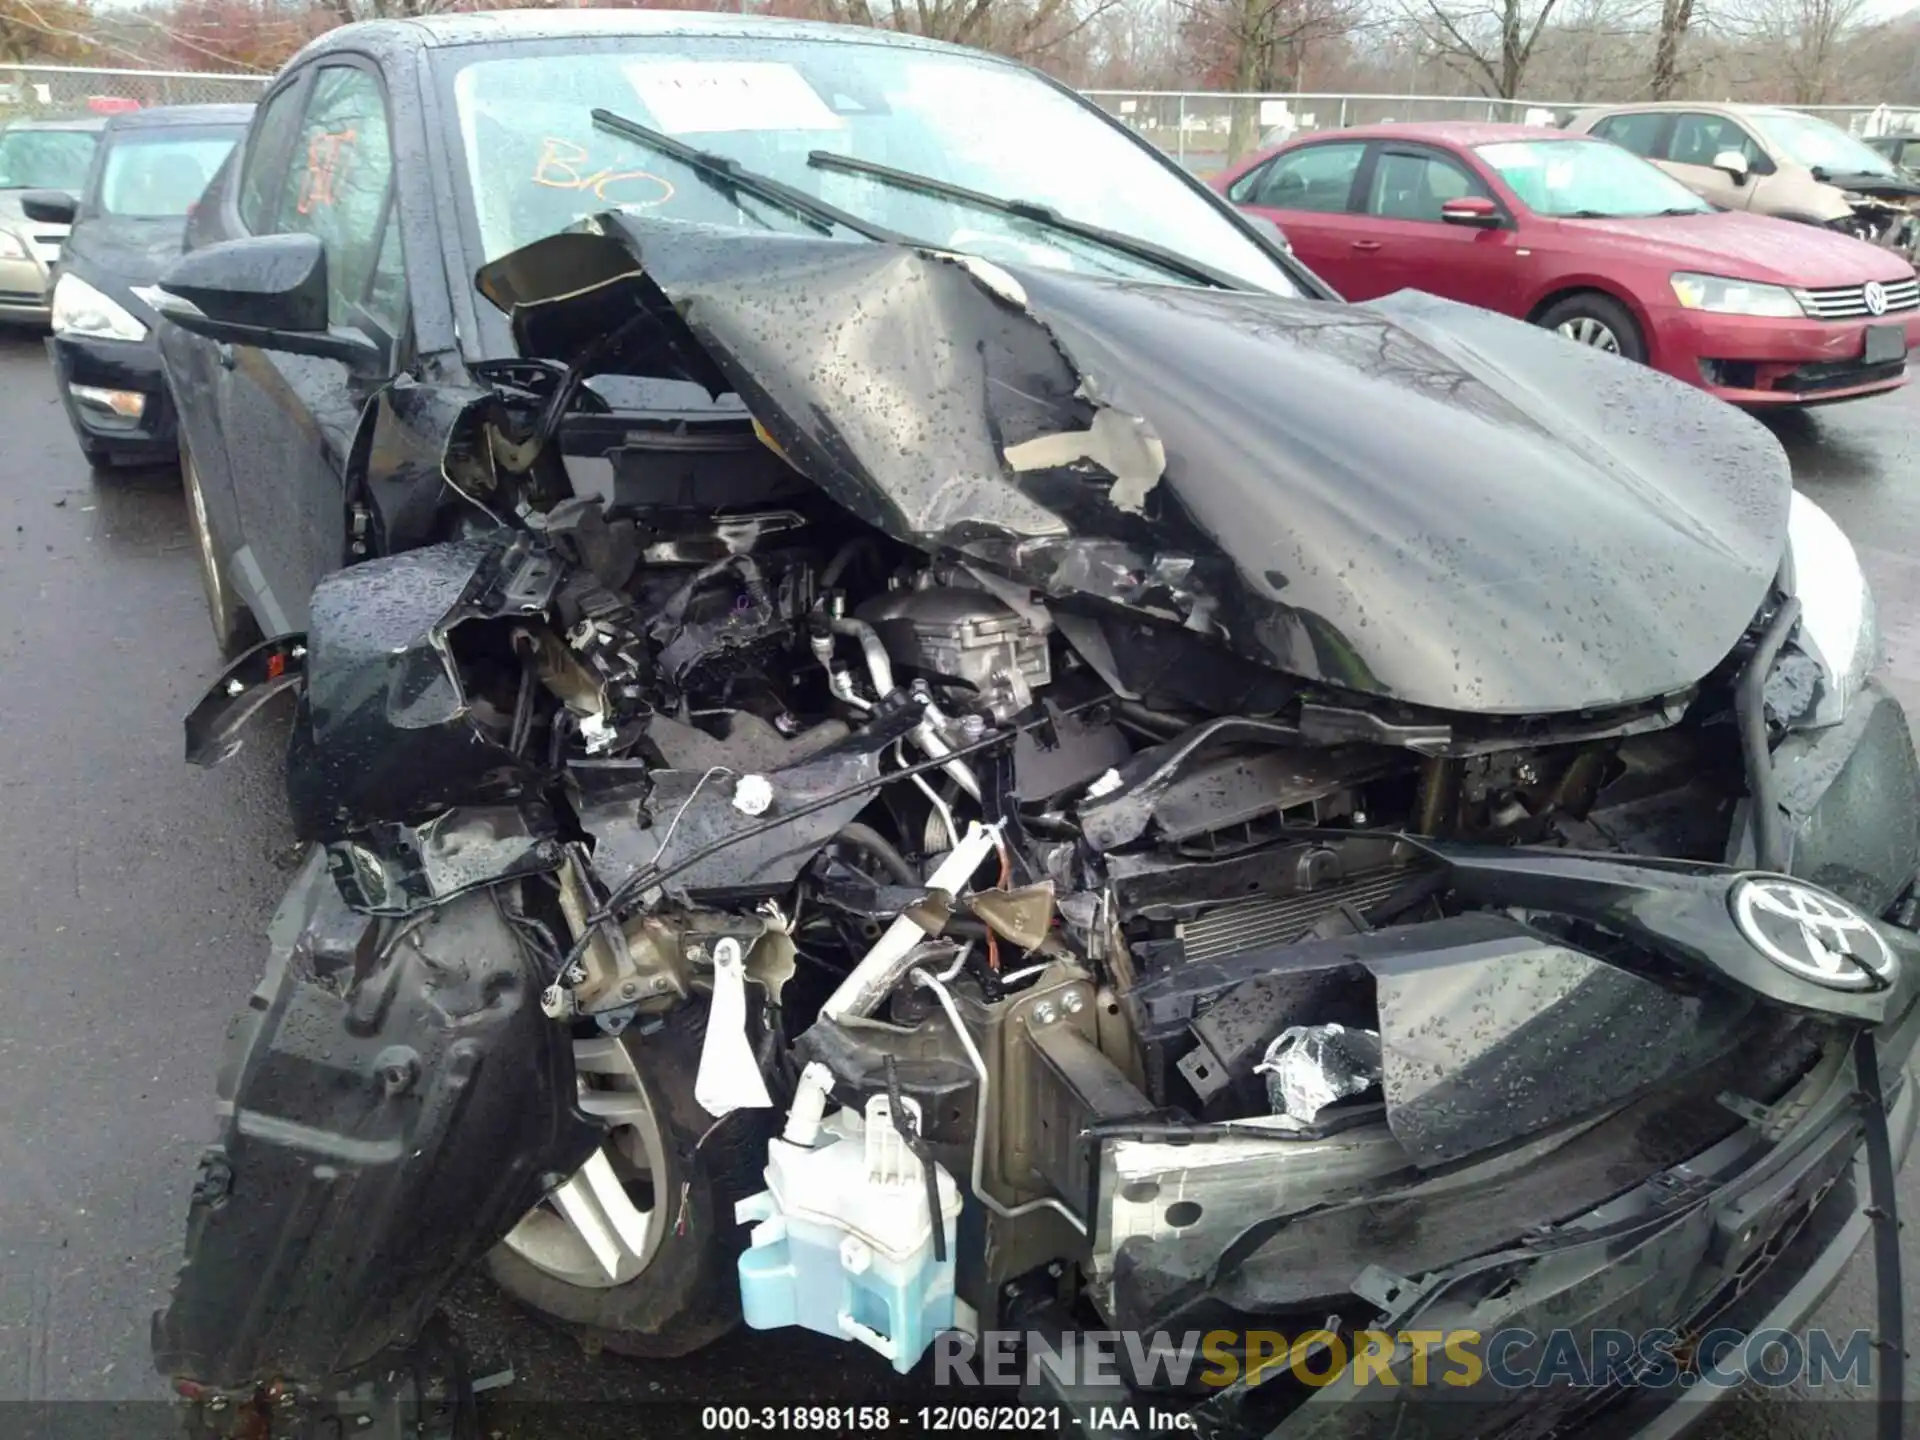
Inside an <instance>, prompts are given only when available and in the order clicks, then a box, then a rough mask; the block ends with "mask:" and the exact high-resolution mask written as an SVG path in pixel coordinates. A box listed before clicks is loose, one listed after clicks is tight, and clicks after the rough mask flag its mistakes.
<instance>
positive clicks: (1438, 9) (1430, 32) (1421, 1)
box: [1406, 0, 1559, 100]
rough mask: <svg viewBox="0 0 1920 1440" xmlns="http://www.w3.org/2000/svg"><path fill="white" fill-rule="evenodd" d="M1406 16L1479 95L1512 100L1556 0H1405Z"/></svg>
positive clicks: (1555, 5)
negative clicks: (1407, 15) (1407, 14)
mask: <svg viewBox="0 0 1920 1440" xmlns="http://www.w3.org/2000/svg"><path fill="white" fill-rule="evenodd" d="M1406 3H1407V4H1408V5H1409V6H1410V9H1409V12H1408V13H1409V15H1410V17H1411V18H1412V19H1413V20H1414V22H1415V23H1416V24H1418V25H1419V26H1420V28H1421V30H1422V32H1423V33H1424V34H1425V35H1426V38H1427V41H1428V43H1429V44H1431V45H1432V46H1433V48H1434V49H1435V50H1437V51H1438V52H1439V53H1440V55H1441V56H1442V57H1443V58H1444V59H1445V60H1446V61H1447V62H1448V64H1449V65H1450V66H1451V67H1452V68H1453V69H1454V70H1455V72H1456V73H1458V74H1460V75H1462V76H1464V77H1465V78H1466V79H1467V80H1468V82H1469V83H1471V84H1472V85H1474V86H1475V87H1476V88H1477V89H1478V90H1479V91H1480V93H1481V94H1483V95H1491V96H1494V97H1496V98H1498V99H1501V100H1511V99H1513V98H1515V97H1516V96H1517V95H1519V93H1520V86H1521V83H1522V82H1523V81H1524V80H1525V79H1526V74H1527V63H1528V61H1530V60H1531V59H1532V58H1533V52H1534V47H1535V46H1537V45H1538V44H1539V43H1540V37H1541V36H1542V35H1543V34H1544V33H1545V32H1546V29H1547V23H1548V22H1549V21H1550V20H1552V19H1553V12H1554V11H1555V9H1557V8H1558V6H1559V0H1406Z"/></svg>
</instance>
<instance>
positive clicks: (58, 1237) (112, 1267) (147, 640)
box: [0, 333, 1920, 1440]
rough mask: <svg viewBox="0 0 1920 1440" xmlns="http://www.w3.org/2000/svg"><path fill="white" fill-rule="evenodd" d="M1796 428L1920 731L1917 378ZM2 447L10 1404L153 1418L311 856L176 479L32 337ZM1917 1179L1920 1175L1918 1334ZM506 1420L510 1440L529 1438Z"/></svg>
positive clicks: (550, 1351)
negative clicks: (194, 1181) (295, 824)
mask: <svg viewBox="0 0 1920 1440" xmlns="http://www.w3.org/2000/svg"><path fill="white" fill-rule="evenodd" d="M1776 429H1777V430H1778V432H1779V433H1780V435H1781V437H1782V439H1783V440H1784V441H1785V442H1786V444H1787V445H1788V447H1789V449H1790V450H1791V452H1792V454H1793V458H1794V466H1795V472H1796V475H1797V477H1798V478H1799V480H1800V482H1801V484H1802V485H1803V487H1804V488H1805V489H1806V490H1807V491H1808V492H1809V493H1811V494H1812V495H1814V496H1815V497H1816V498H1817V499H1819V500H1820V501H1821V502H1822V503H1823V504H1825V505H1826V506H1827V507H1828V508H1829V509H1830V510H1831V511H1832V513H1833V514H1834V516H1835V517H1836V518H1837V519H1838V521H1839V523H1840V524H1841V526H1842V527H1843V528H1844V529H1845V530H1846V531H1847V532H1848V533H1849V534H1850V535H1851V536H1852V537H1853V539H1854V542H1855V544H1856V545H1858V546H1859V547H1860V551H1861V555H1862V558H1863V561H1864V564H1865V566H1866V568H1867V571H1868V574H1869V576H1870V577H1871V578H1872V580H1873V582H1874V584H1875V587H1876V590H1877V593H1878V598H1879V604H1880V610H1881V617H1882V625H1883V628H1884V630H1885V633H1886V636H1887V641H1888V647H1889V651H1890V654H1891V660H1892V674H1893V677H1894V684H1895V688H1896V689H1897V690H1899V692H1900V694H1901V698H1902V700H1903V701H1904V702H1905V703H1906V704H1907V706H1908V708H1909V710H1910V711H1915V712H1920V453H1917V452H1920V387H1916V388H1913V389H1909V390H1908V391H1906V392H1903V393H1902V394H1900V395H1898V396H1895V397H1892V398H1888V399H1881V400H1874V401H1868V402H1865V403H1861V404H1856V405H1849V406H1841V407H1838V408H1836V409H1833V410H1829V411H1822V412H1816V413H1814V414H1813V415H1811V416H1809V417H1806V418H1799V419H1788V420H1783V421H1781V422H1778V423H1777V425H1776ZM0 436H5V437H7V438H6V440H5V441H4V450H3V451H0V453H4V457H5V463H4V475H3V476H0V617H4V621H3V623H0V737H4V740H5V744H4V746H0V977H4V978H3V979H0V1401H7V1400H118V1401H132V1400H141V1399H148V1398H153V1397H157V1396H159V1395H160V1394H161V1393H162V1392H161V1390H160V1387H159V1382H158V1381H157V1379H156V1378H155V1377H154V1376H153V1374H152V1373H151V1369H150V1366H149V1362H148V1356H147V1324H148V1316H149V1314H150V1313H151V1311H152V1310H153V1308H154V1307H155V1306H156V1305H158V1304H159V1303H160V1302H161V1299H162V1297H163V1294H164V1291H165V1288H166V1286H167V1284H168V1282H169V1280H170V1278H171V1275H172V1271H173V1268H174V1265H175V1263H176V1261H177V1247H178V1245H179V1240H180V1227H181V1220H182V1218H183V1217H184V1215H185V1212H186V1203H187V1191H188V1186H189V1183H190V1179H191V1175H192V1169H193V1162H194V1159H195V1156H196V1154H197V1153H198V1150H199V1148H200V1146H201V1145H202V1144H203V1143H204V1141H205V1140H206V1139H207V1138H208V1137H209V1136H210V1135H211V1134H212V1123H211V1115H210V1106H209V1099H210V1096H211V1093H212V1084H213V1073H214V1068H215V1064H216V1062H217V1058H218V1055H219V1050H220V1044H221V1040H222V1037H223V1035H224V1033H225V1030H226V1026H227V1022H228V1018H229V1016H230V1015H231V1014H232V1013H233V1012H234V1011H235V1010H237V1009H238V1007H239V1006H240V1005H241V1004H242V1002H243V1000H244V998H245V996H246V994H247V992H248V991H249V990H250V989H251V987H252V985H253V983H254V981H255V979H256V976H257V972H258V967H259V963H260V957H261V953H262V940H261V933H262V928H263V926H264V923H265V920H266V917H267V916H268V914H269V913H270V911H271V909H272V907H273V905H274V904H275V902H276V901H277V899H278V896H279V892H280V890H281V889H282V888H283V887H284V885H285V884H286V882H287V880H288V878H289V867H290V866H291V865H292V864H293V862H294V859H295V852H294V851H293V849H292V848H291V837H290V835H289V833H288V830H287V827H286V824H285V821H284V819H283V805H282V800H281V796H280V789H279V776H278V765H277V758H278V757H277V750H276V746H275V743H274V740H275V739H276V738H277V737H272V736H268V737H267V738H265V739H264V740H263V741H262V742H261V743H256V744H255V745H254V746H252V747H250V748H249V749H248V750H246V751H244V752H243V753H242V754H241V755H240V756H239V757H237V758H236V759H235V760H234V761H232V762H231V763H230V764H229V765H227V766H226V767H224V768H222V769H220V770H218V771H214V772H211V773H202V772H197V771H192V770H189V769H188V768H187V767H186V766H185V765H183V764H182V762H181V759H180V748H181V731H180V717H181V716H182V715H183V714H184V713H185V711H186V710H187V708H188V707H189V705H190V704H191V703H192V702H193V701H194V700H195V699H196V698H198V696H199V694H200V693H201V691H202V689H203V688H204V686H205V685H206V683H207V681H208V680H209V678H210V676H211V674H212V672H213V670H214V669H215V656H214V652H213V647H212V644H211V642H210V640H209V638H208V633H207V626H206V616H205V610H204V606H203V602H202V599H201V592H200V588H199V583H198V577H197V572H196V568H195V559H194V553H193V545H192V540H191V538H190V536H189V532H188V528H187V522H186V514H185V508H184V506H183V504H182V500H181V495H180V487H179V481H178V477H177V475H175V474H172V473H170V472H146V473H132V472H117V473H116V474H115V475H114V476H113V477H112V478H110V479H103V480H96V479H95V477H93V476H92V474H91V473H90V472H89V471H88V469H87V467H86V466H85V465H84V464H83V463H82V461H81V459H80V456H79V452H78V450H77V449H76V448H75V445H74V441H73V437H72V435H71V433H70V431H69V430H68V427H67V422H66V418H65V415H64V414H63V413H62V411H61V408H60V406H59V403H58V401H57V400H56V398H55V395H54V389H53V381H52V376H51V373H50V371H49V369H48V366H47V363H46V357H45V354H44V351H43V349H42V345H41V341H40V340H39V339H38V338H34V337H24V336H19V337H15V336H7V335H5V334H3V333H0ZM1916 1177H1920V1169H1910V1170H1909V1171H1908V1173H1907V1175H1906V1176H1905V1177H1903V1181H1902V1193H1903V1196H1904V1198H1905V1203H1906V1205H1907V1207H1908V1210H1907V1213H1908V1214H1909V1216H1911V1217H1913V1219H1912V1220H1910V1222H1909V1225H1908V1228H1907V1231H1906V1245H1905V1253H1906V1264H1907V1273H1908V1275H1909V1276H1910V1277H1913V1278H1912V1283H1910V1285H1909V1296H1910V1300H1909V1304H1908V1314H1909V1317H1910V1318H1909V1320H1908V1329H1909V1336H1910V1337H1913V1336H1916V1335H1920V1223H1914V1222H1915V1221H1920V1178H1916ZM1872 1307H1873V1285H1872V1275H1871V1271H1870V1269H1869V1268H1868V1267H1867V1265H1866V1264H1865V1263H1864V1261H1863V1260H1860V1259H1856V1261H1855V1262H1854V1265H1853V1267H1852V1269H1851V1270H1850V1271H1849V1272H1848V1274H1847V1275H1846V1277H1845V1279H1844V1280H1843V1282H1842V1284H1841V1287H1840V1288H1839V1290H1838V1291H1836V1293H1835V1294H1834V1296H1833V1297H1832V1299H1830V1300H1829V1301H1828V1303H1827V1305H1826V1307H1825V1308H1824V1310H1823V1311H1822V1312H1821V1315H1820V1316H1819V1317H1818V1318H1819V1320H1820V1321H1821V1322H1823V1323H1826V1324H1828V1325H1830V1326H1833V1327H1835V1328H1837V1329H1840V1330H1844V1331H1851V1330H1853V1329H1854V1328H1855V1327H1861V1326H1869V1325H1870V1324H1871V1321H1872ZM451 1309H452V1311H453V1315H454V1318H455V1321H456V1324H457V1325H458V1327H459V1328H460V1330H461V1331H462V1333H463V1335H464V1336H465V1338H466V1339H467V1341H468V1343H469V1344H470V1345H471V1346H472V1348H473V1349H474V1350H475V1352H476V1353H477V1356H478V1369H479V1370H480V1371H481V1372H483V1373H484V1372H487V1371H491V1370H497V1369H499V1368H500V1367H501V1366H502V1365H511V1366H512V1367H513V1369H514V1371H515V1373H516V1375H517V1377H518V1379H517V1380H516V1383H515V1384H513V1385H512V1386H511V1387H509V1388H508V1389H506V1390H503V1391H498V1392H490V1394H492V1395H497V1396H503V1397H504V1396H511V1397H513V1398H515V1399H520V1400H530V1399H546V1398H556V1399H557V1398H563V1397H564V1398H581V1399H593V1400H603V1401H611V1402H619V1406H618V1408H617V1409H613V1408H610V1409H608V1410H607V1411H606V1412H604V1414H605V1417H606V1418H607V1419H608V1420H610V1421H613V1422H615V1423H614V1426H613V1429H614V1431H615V1432H616V1433H621V1434H624V1435H627V1436H633V1437H646V1436H649V1435H657V1434H661V1433H664V1432H665V1431H666V1430H667V1429H668V1428H672V1429H674V1430H678V1429H680V1428H682V1427H683V1425H684V1423H685V1422H684V1421H681V1422H677V1423H675V1424H673V1425H672V1426H671V1427H669V1426H667V1425H665V1424H660V1423H652V1422H651V1421H650V1417H649V1407H648V1405H647V1403H646V1402H651V1401H659V1400H664V1399H668V1398H674V1397H684V1398H688V1399H698V1400H703V1401H706V1402H712V1401H715V1400H728V1399H739V1398H746V1397H748V1396H749V1395H751V1396H752V1397H753V1398H754V1399H756V1400H761V1401H768V1402H778V1401H780V1400H783V1399H785V1400H791V1399H794V1398H799V1397H800V1396H802V1395H804V1394H805V1393H806V1392H809V1391H812V1390H813V1389H814V1388H815V1387H816V1386H824V1385H829V1384H833V1385H842V1384H844V1382H846V1381H848V1380H855V1381H857V1382H859V1383H858V1388H859V1389H860V1390H863V1391H866V1392H867V1393H868V1395H869V1396H871V1397H872V1398H880V1397H881V1396H882V1395H883V1394H884V1393H885V1391H886V1384H887V1372H886V1371H885V1369H884V1367H883V1366H881V1365H880V1364H879V1362H878V1361H877V1360H876V1359H875V1357H873V1356H871V1355H868V1354H866V1353H865V1352H861V1351H858V1350H856V1349H853V1348H851V1347H845V1348H843V1347H840V1346H836V1345H832V1344H829V1343H827V1342H825V1341H822V1340H819V1339H818V1337H807V1336H804V1335H798V1334H795V1333H794V1332H783V1333H780V1334H778V1335H756V1334H753V1333H751V1332H749V1333H746V1334H743V1335H739V1336H736V1337H735V1338H734V1339H732V1340H731V1341H729V1342H727V1343H725V1344H723V1345H721V1346H718V1347H716V1348H715V1349H714V1350H712V1351H710V1352H708V1353H707V1354H705V1355H702V1356H699V1357H697V1358H695V1359H692V1360H687V1361H683V1362H679V1363H677V1364H659V1363H656V1364H651V1365H648V1364H641V1363H638V1362H631V1361H625V1360H619V1359H616V1358H613V1357H590V1356H586V1355H584V1354H583V1353H582V1352H581V1351H580V1350H579V1348H578V1347H577V1346H575V1345H574V1344H573V1343H572V1342H570V1341H566V1340H563V1339H560V1338H558V1337H556V1336H554V1335H552V1334H550V1333H548V1332H546V1331H545V1330H543V1329H541V1328H540V1327H538V1326H536V1325H534V1324H532V1323H531V1322H529V1321H527V1320H526V1319H524V1318H523V1317H521V1316H519V1315H517V1314H514V1313H513V1312H511V1311H509V1309H508V1308H507V1307H506V1306H505V1304H504V1303H503V1302H502V1301H501V1300H500V1299H499V1298H498V1297H497V1296H496V1295H495V1294H494V1292H493V1291H492V1289H491V1287H490V1286H489V1285H488V1284H487V1283H486V1282H484V1281H482V1280H479V1279H473V1280H469V1281H468V1282H466V1283H465V1284H463V1286H462V1287H461V1288H460V1290H459V1291H458V1292H457V1294H456V1296H455V1298H454V1302H453V1304H452V1306H451ZM1910 1343H1915V1344H1917V1345H1920V1342H1916V1341H1913V1340H1911V1339H1910ZM1910 1374H1913V1376H1914V1378H1913V1379H1911V1380H1910V1381H1909V1389H1910V1391H1913V1390H1915V1389H1920V1371H1913V1370H1911V1369H1910ZM629 1402H634V1403H632V1404H629ZM652 1413H653V1416H654V1417H658V1418H659V1419H661V1420H664V1417H665V1412H663V1411H659V1410H655V1411H653V1412H652ZM495 1415H496V1419H495V1420H494V1421H493V1424H492V1428H493V1429H495V1430H496V1431H501V1430H504V1431H506V1432H507V1433H510V1434H520V1433H529V1434H530V1433H535V1432H534V1431H533V1430H530V1429H524V1427H523V1425H522V1424H521V1423H519V1422H517V1421H516V1420H515V1419H514V1418H513V1417H512V1416H511V1415H510V1414H509V1413H508V1412H503V1411H498V1410H496V1411H495ZM116 1428H117V1427H111V1426H109V1427H107V1428H105V1429H102V1430H100V1431H98V1432H97V1433H101V1434H109V1435H110V1434H113V1433H115V1430H116ZM539 1428H541V1429H547V1428H549V1427H545V1426H542V1427H539ZM1834 1428H1835V1426H1834V1416H1833V1415H1832V1413H1831V1412H1830V1411H1827V1410H1825V1409H1824V1408H1822V1409H1820V1410H1815V1409H1814V1408H1813V1407H1808V1406H1803V1405H1795V1404H1792V1403H1787V1402H1783V1401H1780V1400H1758V1399H1752V1400H1749V1399H1742V1400H1741V1401H1739V1402H1738V1403H1737V1404H1735V1405H1734V1406H1732V1407H1730V1409H1729V1411H1728V1413H1727V1414H1726V1415H1725V1416H1724V1417H1722V1418H1721V1419H1719V1420H1717V1421H1716V1422H1715V1425H1714V1427H1713V1429H1712V1430H1711V1431H1709V1432H1707V1433H1710V1434H1712V1435H1714V1436H1716V1437H1718V1440H1732V1437H1735V1436H1738V1437H1746V1440H1758V1437H1763V1436H1764V1437H1786V1436H1794V1437H1798V1436H1803V1435H1804V1436H1809V1437H1811V1436H1813V1435H1817V1434H1831V1433H1833V1430H1834ZM1848 1428H1851V1427H1848ZM7 1433H8V1426H7V1424H6V1421H5V1412H4V1411H0V1435H5V1434H7Z"/></svg>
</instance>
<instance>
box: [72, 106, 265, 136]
mask: <svg viewBox="0 0 1920 1440" xmlns="http://www.w3.org/2000/svg"><path fill="white" fill-rule="evenodd" d="M253 111H254V107H253V106H252V105H234V104H228V105H153V106H149V107H148V108H146V109H144V110H122V111H121V112H120V113H119V114H117V115H110V116H108V117H107V129H108V130H109V131H114V132H118V131H121V130H151V129H158V128H160V127H161V126H164V125H245V124H246V123H247V122H248V121H250V120H252V119H253Z"/></svg>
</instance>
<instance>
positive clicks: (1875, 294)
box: [1860, 280, 1887, 315]
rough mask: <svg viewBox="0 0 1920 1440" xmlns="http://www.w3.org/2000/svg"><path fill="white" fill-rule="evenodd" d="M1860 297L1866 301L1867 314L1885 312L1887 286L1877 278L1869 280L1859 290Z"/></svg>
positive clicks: (1882, 313) (1881, 313)
mask: <svg viewBox="0 0 1920 1440" xmlns="http://www.w3.org/2000/svg"><path fill="white" fill-rule="evenodd" d="M1860 298H1861V299H1862V300H1864V301H1866V302H1867V313H1868V314H1869V315H1884V314H1886V313H1887V287H1886V286H1884V285H1882V284H1881V283H1880V282H1879V281H1878V280H1869V281H1868V282H1867V283H1866V285H1865V286H1864V287H1863V288H1862V289H1861V291H1860Z"/></svg>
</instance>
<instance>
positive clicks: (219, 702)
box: [186, 635, 307, 770]
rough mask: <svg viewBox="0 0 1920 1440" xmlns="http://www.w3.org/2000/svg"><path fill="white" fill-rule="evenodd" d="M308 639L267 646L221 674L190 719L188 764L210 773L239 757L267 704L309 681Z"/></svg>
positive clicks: (291, 638) (280, 639) (291, 637)
mask: <svg viewBox="0 0 1920 1440" xmlns="http://www.w3.org/2000/svg"><path fill="white" fill-rule="evenodd" d="M306 669H307V637H306V636H305V635H279V636H276V637H274V638H273V639H271V640H263V641H261V642H260V643H259V644H258V645H255V646H254V647H253V648H252V649H250V650H248V651H247V652H246V653H244V654H242V655H238V656H236V657H234V660H233V662H232V663H231V664H229V665H228V666H227V668H226V669H225V670H222V671H221V672H220V678H219V679H217V680H215V681H214V682H213V684H212V685H210V686H208V687H207V693H206V694H205V695H204V696H202V697H201V700H200V703H199V704H198V705H196V706H194V707H193V709H192V711H191V712H189V714H188V715H187V720H186V730H187V763H188V764H189V765H198V766H200V767H201V768H203V769H208V770H210V769H212V768H213V767H214V766H216V765H219V764H222V763H224V762H225V761H227V760H230V759H232V758H233V756H234V755H236V754H237V753H239V750H240V745H241V731H243V730H244V729H245V728H246V726H247V723H248V722H249V721H250V720H252V719H253V717H254V716H255V715H257V714H259V713H260V711H261V709H262V708H263V707H264V706H265V705H266V703H267V702H268V701H269V700H271V699H273V697H274V696H276V695H278V694H280V693H281V692H282V691H284V690H291V689H293V688H294V687H295V686H296V685H298V684H299V683H300V682H301V680H302V679H304V678H305V676H306Z"/></svg>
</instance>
